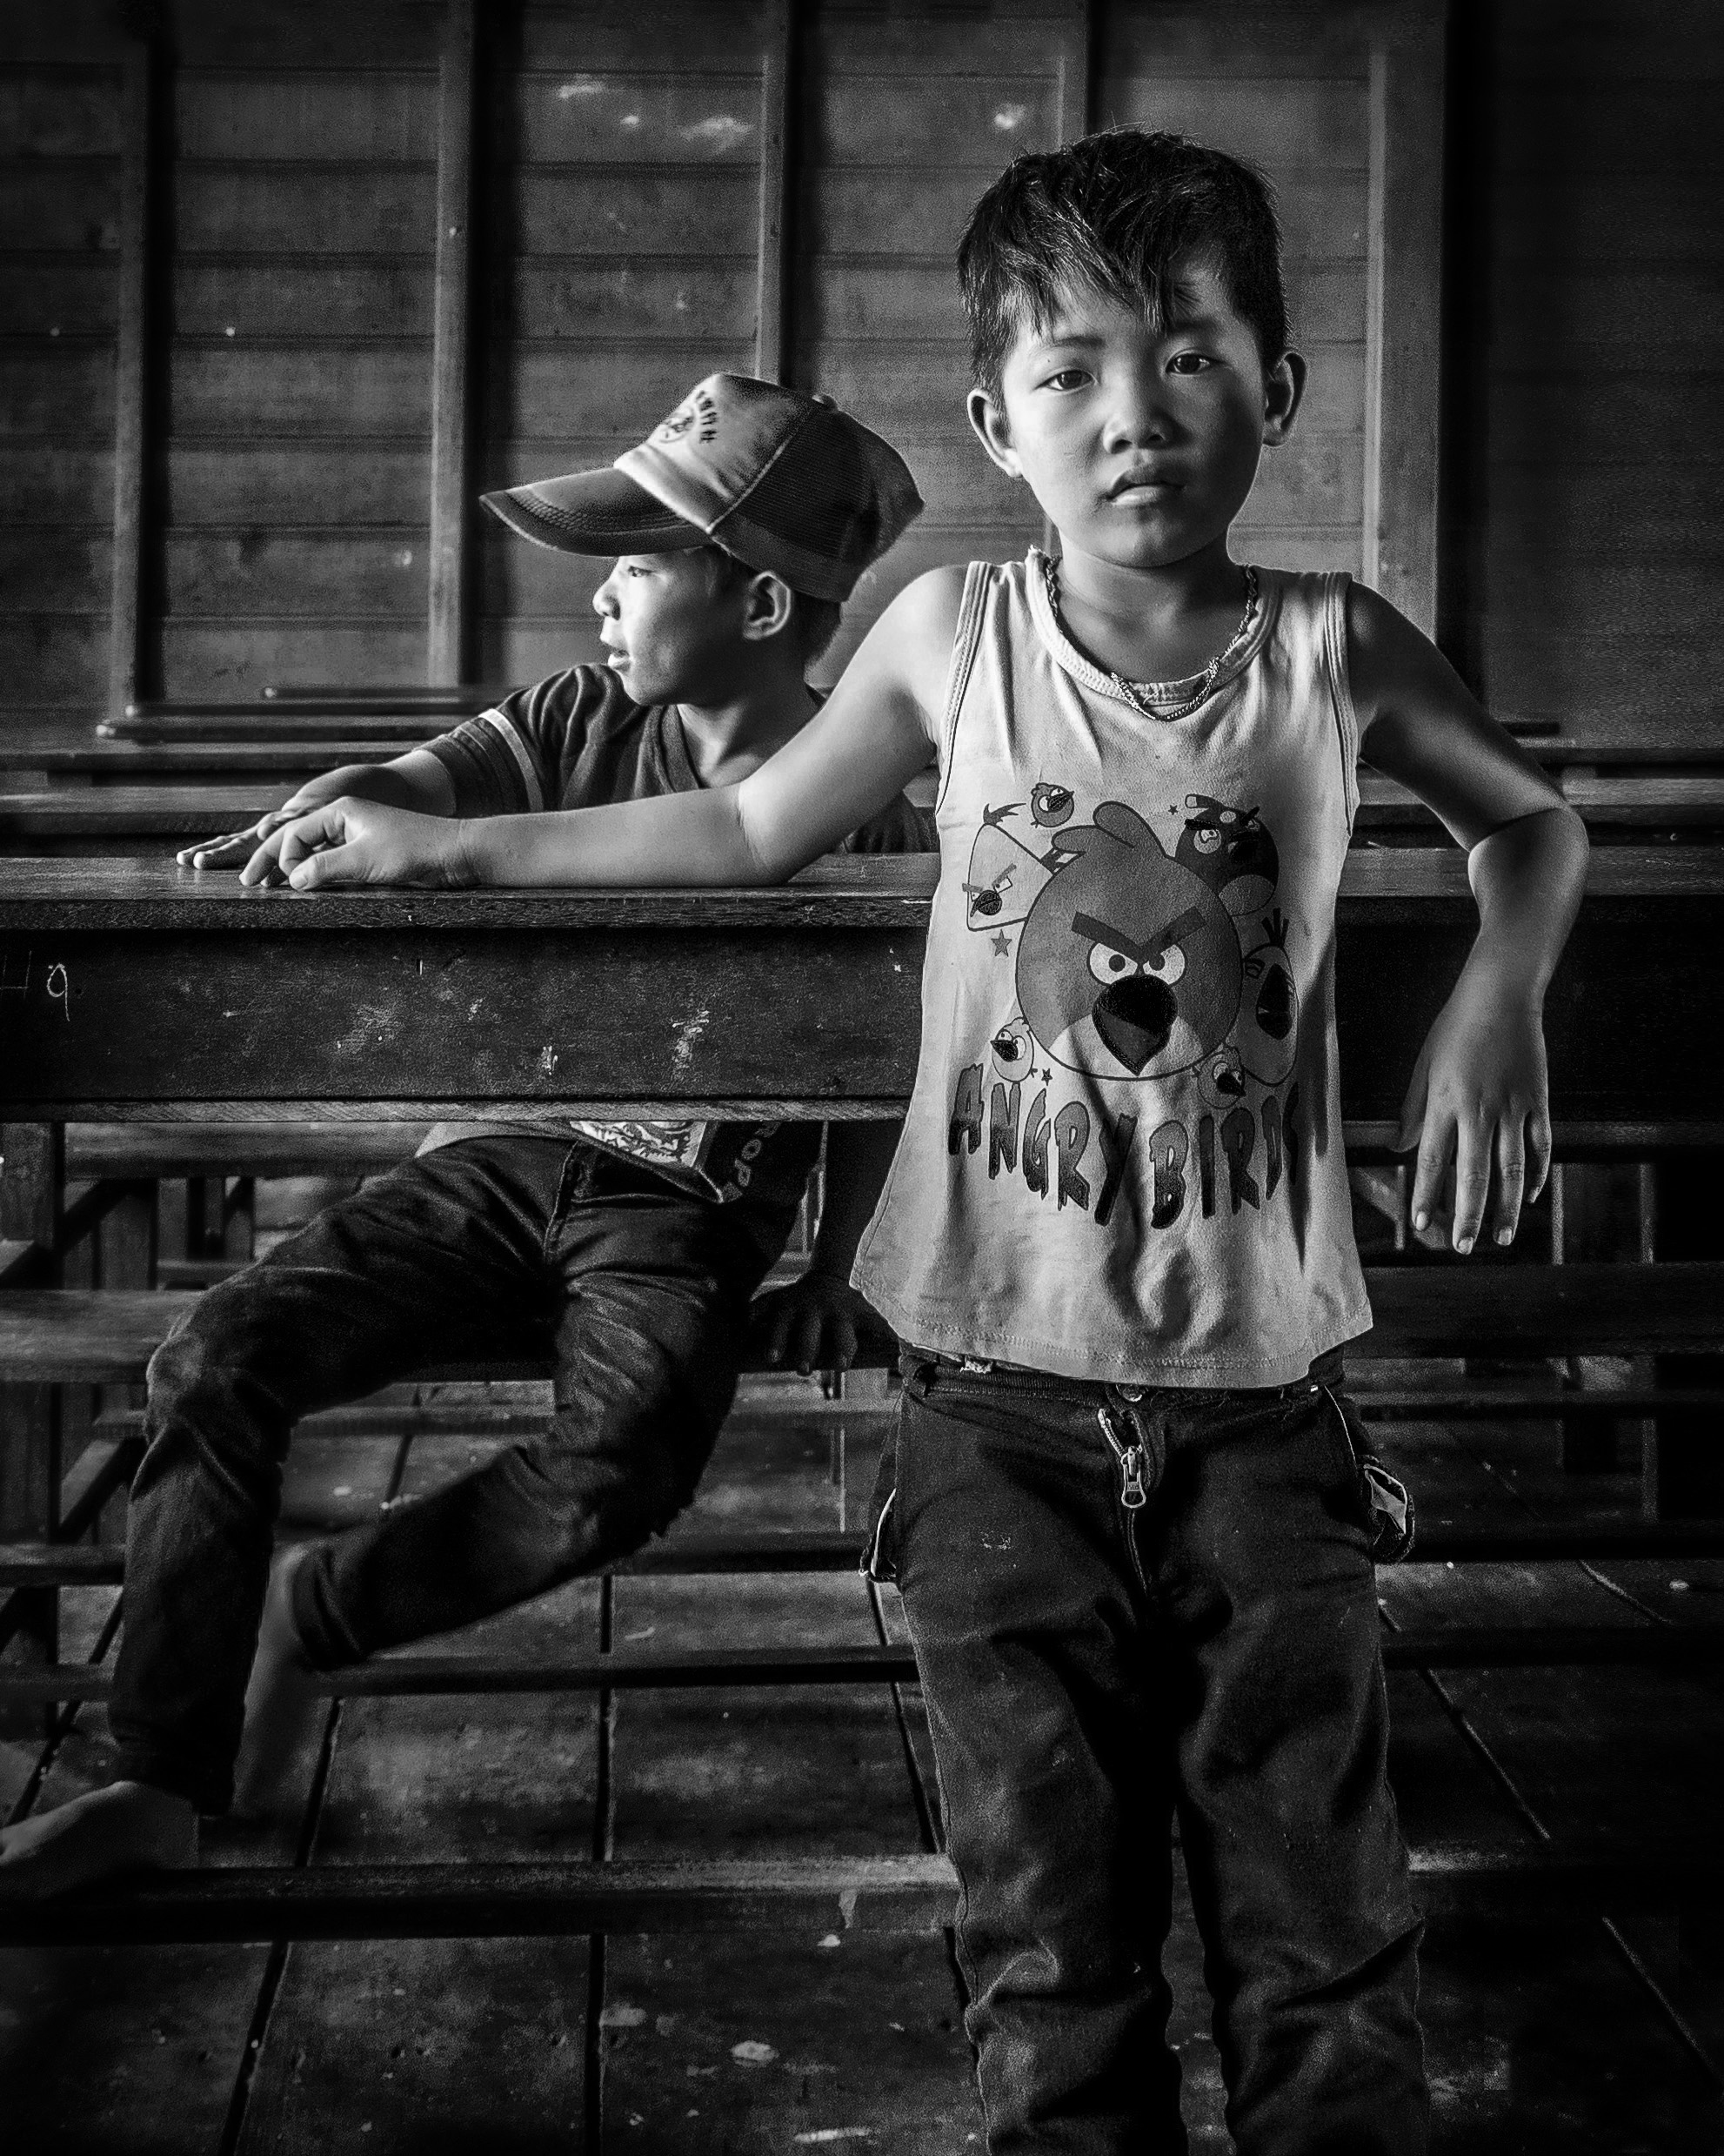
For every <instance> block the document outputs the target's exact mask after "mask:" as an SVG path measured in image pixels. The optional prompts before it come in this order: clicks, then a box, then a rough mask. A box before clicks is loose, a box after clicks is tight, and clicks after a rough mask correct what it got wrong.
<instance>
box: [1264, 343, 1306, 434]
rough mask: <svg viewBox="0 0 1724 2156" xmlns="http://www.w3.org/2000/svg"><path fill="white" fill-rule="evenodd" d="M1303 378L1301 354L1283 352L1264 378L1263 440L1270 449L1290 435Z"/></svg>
mask: <svg viewBox="0 0 1724 2156" xmlns="http://www.w3.org/2000/svg"><path fill="white" fill-rule="evenodd" d="M1305 378H1306V365H1305V354H1304V353H1303V352H1283V353H1282V354H1281V356H1280V358H1279V359H1278V360H1277V361H1276V362H1275V364H1274V365H1273V367H1271V368H1270V369H1269V372H1268V373H1267V374H1266V376H1265V378H1264V385H1263V439H1264V441H1265V443H1266V445H1268V446H1269V447H1270V448H1271V449H1275V448H1279V447H1280V445H1281V444H1282V443H1283V442H1284V441H1286V439H1287V437H1288V435H1289V434H1291V433H1292V432H1293V421H1294V420H1295V419H1296V418H1298V417H1299V407H1300V403H1301V401H1302V400H1303V398H1304V396H1305Z"/></svg>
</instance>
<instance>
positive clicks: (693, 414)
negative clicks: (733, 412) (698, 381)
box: [652, 390, 718, 444]
mask: <svg viewBox="0 0 1724 2156" xmlns="http://www.w3.org/2000/svg"><path fill="white" fill-rule="evenodd" d="M697 422H698V425H699V432H698V433H697V434H696V436H695V439H696V441H698V442H710V441H711V440H712V437H713V436H714V435H715V434H716V433H717V432H718V405H716V404H714V403H713V401H712V398H710V397H709V396H708V395H707V394H706V392H705V391H704V390H696V391H695V392H694V394H693V395H692V397H690V398H686V399H685V401H684V402H683V403H682V404H679V405H678V406H677V408H676V410H675V411H674V412H672V414H671V416H670V418H668V419H666V420H665V422H664V424H663V425H661V426H660V428H659V429H658V432H657V433H656V434H655V435H654V436H653V438H652V439H653V440H654V441H656V442H664V443H666V444H669V443H671V442H679V441H681V439H682V438H683V436H684V435H685V434H686V433H687V432H688V431H689V429H690V428H691V427H692V426H694V425H696V423H697Z"/></svg>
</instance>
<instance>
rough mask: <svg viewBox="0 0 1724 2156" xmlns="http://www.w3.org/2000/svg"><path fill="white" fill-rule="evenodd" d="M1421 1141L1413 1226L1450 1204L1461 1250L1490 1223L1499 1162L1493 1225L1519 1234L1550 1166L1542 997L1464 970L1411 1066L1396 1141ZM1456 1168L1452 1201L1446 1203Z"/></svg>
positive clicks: (1508, 1235)
mask: <svg viewBox="0 0 1724 2156" xmlns="http://www.w3.org/2000/svg"><path fill="white" fill-rule="evenodd" d="M1415 1142H1416V1143H1417V1145H1418V1148H1419V1164H1418V1172H1417V1173H1416V1175H1414V1177H1413V1227H1414V1228H1415V1229H1420V1230H1422V1229H1426V1228H1427V1227H1428V1226H1429V1224H1430V1222H1431V1221H1432V1220H1433V1217H1439V1216H1440V1215H1441V1213H1442V1212H1443V1211H1444V1210H1446V1209H1447V1210H1452V1215H1453V1229H1452V1240H1453V1245H1454V1248H1455V1249H1457V1250H1459V1251H1460V1252H1461V1254H1462V1255H1465V1254H1466V1253H1467V1252H1468V1251H1469V1250H1471V1249H1472V1248H1473V1244H1474V1242H1476V1241H1477V1240H1478V1237H1479V1233H1480V1229H1481V1228H1482V1226H1483V1225H1484V1220H1485V1209H1486V1201H1487V1196H1488V1195H1489V1191H1490V1186H1491V1180H1492V1171H1493V1169H1494V1171H1495V1178H1496V1202H1495V1205H1494V1207H1493V1209H1492V1214H1491V1228H1492V1233H1493V1235H1494V1236H1495V1238H1496V1240H1497V1242H1500V1243H1507V1242H1513V1241H1514V1231H1515V1229H1516V1228H1517V1226H1518V1225H1519V1224H1520V1205H1521V1200H1522V1198H1523V1196H1524V1197H1525V1198H1526V1199H1527V1201H1528V1202H1531V1200H1533V1199H1534V1198H1536V1197H1537V1196H1538V1195H1539V1193H1540V1190H1542V1189H1543V1188H1544V1184H1545V1177H1546V1176H1547V1175H1548V1173H1549V1172H1550V1152H1551V1137H1550V1102H1549V1092H1548V1086H1547V1079H1546V1075H1545V1042H1544V1027H1543V1024H1542V1022H1541V1018H1540V1006H1539V1005H1538V1003H1537V1002H1536V1001H1530V1000H1529V999H1528V998H1527V995H1526V994H1524V993H1522V992H1520V991H1518V990H1514V989H1510V988H1504V987H1503V986H1501V985H1500V983H1498V982H1496V981H1493V980H1492V979H1491V977H1490V975H1489V974H1488V972H1487V971H1473V970H1469V971H1468V972H1467V973H1464V974H1462V975H1461V977H1460V982H1459V984H1458V985H1457V987H1456V988H1455V991H1454V994H1453V995H1452V996H1450V998H1449V1000H1448V1001H1447V1004H1445V1006H1444V1007H1443V1010H1442V1013H1441V1015H1440V1017H1439V1018H1438V1020H1437V1022H1436V1024H1435V1025H1434V1026H1433V1027H1432V1028H1431V1031H1430V1035H1429V1037H1428V1038H1427V1041H1426V1042H1425V1046H1424V1048H1422V1049H1421V1050H1420V1056H1419V1061H1418V1062H1417V1063H1416V1064H1415V1065H1414V1066H1413V1081H1412V1083H1411V1084H1410V1085H1409V1086H1408V1088H1407V1099H1406V1101H1404V1102H1403V1103H1402V1106H1401V1111H1400V1132H1399V1134H1398V1135H1397V1137H1396V1140H1395V1146H1396V1149H1397V1151H1402V1152H1404V1151H1407V1149H1408V1148H1411V1147H1412V1146H1413V1144H1414V1143H1415ZM1451 1172H1452V1173H1453V1202H1452V1208H1445V1206H1444V1204H1443V1199H1444V1195H1445V1185H1446V1184H1447V1181H1448V1178H1449V1175H1450V1174H1451Z"/></svg>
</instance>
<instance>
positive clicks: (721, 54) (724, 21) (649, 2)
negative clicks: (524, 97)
mask: <svg viewBox="0 0 1724 2156" xmlns="http://www.w3.org/2000/svg"><path fill="white" fill-rule="evenodd" d="M520 14H521V20H520V30H519V64H520V66H521V67H522V68H523V69H524V70H525V71H526V72H528V73H530V74H536V73H541V72H550V71H558V70H560V71H561V72H562V73H563V76H564V79H565V80H572V81H575V82H579V81H581V80H582V79H583V78H584V77H587V76H590V75H595V74H599V75H602V74H605V73H610V72H615V71H617V70H623V71H625V72H626V71H627V70H630V69H632V68H638V67H639V66H640V65H641V64H642V62H643V60H644V59H645V60H648V61H649V62H650V64H651V65H652V67H653V68H654V69H655V70H659V71H660V72H662V73H665V74H673V73H676V72H678V71H682V72H686V73H689V74H705V73H710V72H714V71H718V72H723V71H725V70H733V69H734V68H735V66H736V62H737V56H738V53H739V52H741V51H744V50H752V49H753V48H754V46H755V45H756V44H757V43H758V39H759V38H760V37H761V36H762V35H763V34H764V26H763V23H762V18H761V10H760V8H759V6H758V4H757V0H585V4H584V5H583V6H582V7H581V8H580V10H578V12H576V11H573V10H571V9H570V8H568V7H567V6H566V5H565V4H562V3H561V0H550V3H549V4H546V3H545V0H528V4H527V5H525V6H524V7H523V8H522V10H521V11H520Z"/></svg>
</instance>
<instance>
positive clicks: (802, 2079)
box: [603, 1933, 982, 2156]
mask: <svg viewBox="0 0 1724 2156" xmlns="http://www.w3.org/2000/svg"><path fill="white" fill-rule="evenodd" d="M825 1939H830V1940H831V1941H832V1943H831V1944H830V1945H827V1944H825V1943H824V1941H825ZM605 1979H606V1990H605V2028H604V2032H603V2033H604V2045H605V2051H604V2059H605V2145H606V2146H607V2147H611V2146H614V2147H618V2148H621V2149H624V2150H629V2149H639V2150H641V2151H643V2152H650V2153H651V2156H683V2153H684V2152H689V2153H690V2156H692V2152H694V2151H696V2150H700V2151H712V2152H714V2156H717V2152H718V2151H723V2152H725V2156H769V2152H771V2153H772V2156H777V2153H778V2152H779V2151H784V2150H791V2149H794V2148H795V2147H797V2146H798V2145H799V2137H813V2136H823V2137H824V2136H832V2137H836V2135H837V2134H838V2133H839V2132H840V2131H841V2130H843V2129H846V2128H847V2129H849V2130H850V2138H849V2139H844V2140H836V2139H835V2146H837V2147H838V2148H839V2150H840V2151H847V2150H849V2149H850V2148H852V2147H854V2148H857V2149H860V2150H864V2151H866V2150H890V2151H892V2156H958V2153H960V2152H962V2151H964V2150H966V2149H967V2148H974V2149H977V2150H979V2149H980V2147H981V2146H982V2139H981V2136H982V2122H981V2116H980V2111H979V2106H978V2104H977V2101H976V2099H975V2096H974V2093H973V2092H972V2085H971V2076H970V2059H969V2049H968V2046H967V2045H966V2041H965V2039H964V2034H963V2031H962V2027H961V2025H960V2021H959V2004H958V2000H957V1998H956V1995H955V1992H954V1987H953V1984H952V1976H951V1973H950V1971H949V1969H948V1966H947V1964H946V1956H945V1952H944V1950H943V1949H942V1947H941V1945H939V1942H938V1941H937V1940H928V1939H878V1938H862V1937H855V1936H852V1937H848V1938H844V1939H843V1940H842V1942H841V1943H840V1941H839V1935H838V1934H836V1933H828V1934H823V1935H822V1938H809V1937H806V1936H804V1937H794V1936H786V1935H780V1936H778V1937H777V1938H770V1939H762V1938H754V1939H725V1938H716V1939H707V1938H676V1939H668V1938H623V1939H612V1940H611V1942H610V1947H609V1952H608V1955H607V1960H606V1969H605ZM801 2146H805V2147H813V2148H818V2147H819V2146H823V2143H822V2142H821V2141H819V2140H814V2139H803V2140H802V2142H801Z"/></svg>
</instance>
